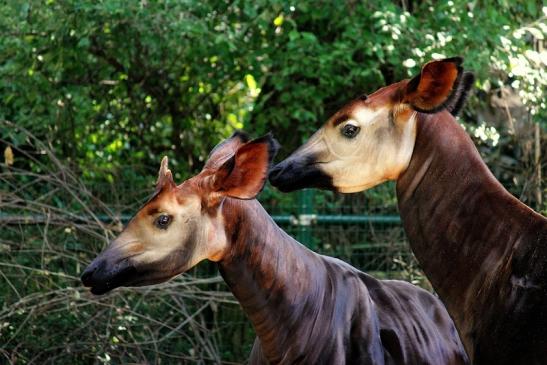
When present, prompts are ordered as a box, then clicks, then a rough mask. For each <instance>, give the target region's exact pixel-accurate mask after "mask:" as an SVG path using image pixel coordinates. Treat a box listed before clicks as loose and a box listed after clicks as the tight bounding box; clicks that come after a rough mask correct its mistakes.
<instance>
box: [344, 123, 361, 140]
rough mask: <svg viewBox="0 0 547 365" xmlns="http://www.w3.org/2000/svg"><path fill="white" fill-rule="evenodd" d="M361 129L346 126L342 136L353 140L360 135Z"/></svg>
mask: <svg viewBox="0 0 547 365" xmlns="http://www.w3.org/2000/svg"><path fill="white" fill-rule="evenodd" d="M360 129H361V128H359V127H357V126H356V125H352V124H346V125H345V126H344V127H343V128H342V135H343V136H344V137H346V138H353V137H355V136H356V135H357V133H359V130H360Z"/></svg>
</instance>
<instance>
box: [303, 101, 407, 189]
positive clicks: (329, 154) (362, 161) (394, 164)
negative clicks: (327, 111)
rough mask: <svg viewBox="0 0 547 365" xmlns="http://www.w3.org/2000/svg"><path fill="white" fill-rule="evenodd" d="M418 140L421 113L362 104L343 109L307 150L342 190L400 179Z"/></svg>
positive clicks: (317, 164)
mask: <svg viewBox="0 0 547 365" xmlns="http://www.w3.org/2000/svg"><path fill="white" fill-rule="evenodd" d="M415 139H416V118H415V112H413V111H411V110H410V109H402V108H401V109H400V110H393V109H391V108H390V107H387V106H386V107H379V108H373V107H369V106H367V103H365V102H361V103H354V105H352V107H351V108H348V110H347V111H346V112H344V113H337V115H335V116H334V117H333V118H331V120H329V121H328V122H327V124H326V125H325V126H323V128H321V129H320V130H319V131H318V132H317V133H316V134H315V135H314V136H312V138H311V139H310V140H309V141H308V142H307V143H306V145H305V146H307V148H306V147H303V148H302V150H301V151H306V152H307V153H308V154H311V155H313V156H314V161H315V164H316V166H317V167H318V168H319V169H320V170H321V171H322V172H323V173H324V174H326V175H328V176H330V177H331V178H332V185H333V187H334V188H335V189H336V190H338V191H340V192H343V193H352V192H357V191H363V190H366V189H368V188H371V187H373V186H375V185H378V184H380V183H382V182H384V181H386V180H394V179H397V178H398V176H399V175H400V174H401V172H403V171H404V170H405V169H406V168H407V166H408V164H409V162H410V158H411V157H412V151H413V149H414V142H415ZM299 151H300V150H299Z"/></svg>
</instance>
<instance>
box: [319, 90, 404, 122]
mask: <svg viewBox="0 0 547 365" xmlns="http://www.w3.org/2000/svg"><path fill="white" fill-rule="evenodd" d="M407 82H408V81H407V80H405V81H401V82H398V83H395V84H392V85H389V86H386V87H383V88H381V89H378V90H377V91H375V92H374V93H373V94H371V95H369V96H368V97H367V98H366V99H365V100H363V98H357V99H355V100H352V101H350V102H349V103H347V104H346V105H344V106H343V107H342V108H341V109H340V110H339V111H337V112H336V113H335V114H334V115H333V116H332V117H331V119H330V120H329V123H330V124H331V125H332V126H333V127H336V126H337V125H338V124H340V123H343V122H345V121H346V120H348V119H350V118H353V117H354V116H355V115H356V114H357V113H358V112H362V110H363V108H366V109H368V110H371V111H376V110H378V109H383V108H386V107H387V108H391V107H392V106H394V105H395V104H397V103H398V102H399V101H400V100H401V97H402V96H401V90H402V86H404V85H405V84H406V83H407Z"/></svg>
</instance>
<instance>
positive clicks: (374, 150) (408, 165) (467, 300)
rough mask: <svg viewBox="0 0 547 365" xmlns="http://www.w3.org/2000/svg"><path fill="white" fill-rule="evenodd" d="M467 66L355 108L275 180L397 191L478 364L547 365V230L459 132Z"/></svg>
mask: <svg viewBox="0 0 547 365" xmlns="http://www.w3.org/2000/svg"><path fill="white" fill-rule="evenodd" d="M461 62H462V59H461V58H451V59H445V60H442V61H433V62H430V63H428V64H426V65H425V66H424V67H423V68H422V71H421V74H420V75H418V76H416V77H415V78H413V79H411V80H404V81H401V82H398V83H396V84H393V85H390V86H387V87H384V88H382V89H380V90H378V91H376V92H375V93H374V94H372V95H370V96H369V97H366V96H363V97H361V98H358V99H357V100H354V101H351V102H350V103H349V104H347V105H346V106H344V107H343V108H342V109H340V110H339V111H338V112H336V113H335V114H334V115H333V116H332V117H331V118H330V119H329V120H328V121H327V123H326V124H325V125H324V126H323V127H322V128H321V129H319V130H318V131H317V132H316V133H315V134H314V135H313V136H312V137H311V138H310V140H309V141H308V142H307V143H306V144H304V145H303V146H302V147H300V148H299V149H298V150H296V151H295V152H294V153H293V154H292V155H291V156H289V157H288V158H287V159H286V160H285V161H283V162H281V163H279V164H278V165H277V166H276V167H274V169H273V170H272V172H271V174H270V181H271V182H272V184H273V185H275V186H277V187H278V188H279V189H280V190H282V191H291V190H295V189H299V188H304V187H320V188H327V189H333V190H337V191H340V192H343V193H352V192H357V191H363V190H366V189H368V188H371V187H373V186H375V185H377V184H380V183H381V182H383V181H386V180H396V182H397V185H396V186H397V198H398V204H399V210H400V213H401V218H402V221H403V225H404V228H405V231H406V234H407V236H408V238H409V241H410V245H411V248H412V250H413V251H414V253H415V255H416V257H417V259H418V261H419V262H420V264H421V266H422V268H423V270H424V271H425V274H426V275H427V277H428V278H429V280H430V281H431V283H432V284H433V287H434V288H435V291H436V292H437V293H438V294H439V296H440V298H441V299H442V301H443V302H444V303H445V304H446V306H447V309H448V312H449V313H450V315H451V316H452V318H453V319H454V322H455V324H456V327H457V328H458V331H459V333H460V336H461V338H462V341H463V343H464V345H465V348H466V350H467V353H468V354H469V356H470V359H471V361H472V362H473V363H474V364H547V219H546V218H545V217H543V216H541V215H539V214H538V213H536V212H534V211H533V210H532V209H530V208H528V207H527V206H526V205H524V204H522V203H521V202H520V201H519V200H518V199H516V198H514V197H513V196H512V195H511V194H509V193H508V192H507V191H506V190H505V189H504V188H503V186H502V185H501V184H500V183H499V182H498V181H497V180H496V179H495V178H494V176H493V175H492V173H491V172H490V171H489V170H488V168H487V166H486V165H485V163H484V162H483V161H482V160H481V157H480V155H479V153H478V151H477V149H476V148H475V146H474V144H473V142H472V141H471V139H470V138H469V136H468V135H467V134H466V133H465V131H464V130H463V128H462V127H461V126H460V125H459V124H458V123H457V122H456V120H455V118H454V117H453V115H451V112H452V113H454V114H455V113H457V111H458V109H459V108H460V107H461V106H462V104H463V102H464V98H465V95H466V93H467V91H468V90H469V88H470V87H471V85H472V82H473V76H472V74H470V73H467V72H463V70H462V67H461V66H460V64H461Z"/></svg>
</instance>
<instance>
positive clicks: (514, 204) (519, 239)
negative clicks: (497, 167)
mask: <svg viewBox="0 0 547 365" xmlns="http://www.w3.org/2000/svg"><path fill="white" fill-rule="evenodd" d="M397 197H398V204H399V209H400V212H401V218H402V220H403V223H404V226H405V231H406V232H407V235H408V237H409V241H410V244H411V247H412V249H413V251H414V253H415V254H416V257H417V259H418V261H419V262H420V264H421V266H422V268H423V269H424V271H425V273H426V275H427V276H428V278H429V279H430V281H431V282H432V284H433V286H434V288H435V290H436V291H437V292H438V293H439V295H440V296H441V298H442V299H443V301H444V302H445V303H446V304H447V305H448V310H449V312H450V313H451V314H452V315H453V316H456V318H454V319H455V321H456V323H457V324H458V323H459V324H460V328H459V330H460V334H462V335H463V337H462V339H463V340H464V342H465V341H466V338H467V336H471V332H470V331H474V330H475V329H474V323H476V321H478V320H479V319H478V318H471V317H470V318H464V317H463V316H465V315H472V313H482V315H483V316H487V315H488V314H487V313H486V312H481V311H480V310H479V309H480V308H482V306H483V305H484V306H485V307H484V308H489V307H488V305H489V304H488V303H487V302H484V303H479V301H480V300H486V301H487V300H488V298H492V297H494V296H496V295H497V291H499V290H500V289H499V288H497V287H496V285H498V284H497V283H499V282H500V281H503V280H502V279H500V278H502V277H503V276H504V275H505V272H506V268H507V267H508V266H507V265H508V260H511V259H512V258H513V252H514V250H515V248H516V247H517V245H519V244H522V243H523V242H524V243H525V242H526V238H525V237H527V236H526V235H527V234H528V235H529V234H530V232H531V234H532V236H534V235H535V236H536V237H537V236H538V235H539V233H538V232H539V231H540V230H541V229H544V230H545V228H546V227H547V225H546V224H545V220H544V218H542V217H541V216H540V215H539V214H537V213H535V212H534V211H533V210H532V209H530V208H528V207H527V206H525V205H524V204H522V203H521V202H520V201H518V199H516V198H515V197H513V196H512V195H511V194H510V193H509V192H507V191H506V190H505V189H504V188H503V186H502V185H501V184H500V183H499V182H498V181H497V180H496V179H495V177H494V176H493V174H492V173H491V172H490V170H489V169H488V168H487V166H486V164H485V163H484V162H483V161H482V159H481V157H480V155H479V152H478V150H477V149H476V147H475V145H474V144H473V142H472V141H471V139H470V138H469V136H468V135H467V133H465V131H464V130H463V128H462V127H461V126H460V125H459V124H458V123H457V122H456V120H455V118H454V117H453V116H452V115H450V114H449V113H448V112H447V111H442V112H439V113H436V114H432V115H428V114H421V113H420V114H419V118H418V126H417V137H416V146H415V148H414V154H413V157H412V160H411V162H410V165H409V167H408V168H407V170H406V171H405V172H404V173H403V174H402V175H401V176H400V178H399V180H398V181H397ZM500 222H503V226H502V229H500V224H501V223H500ZM529 238H530V236H528V239H529ZM507 280H509V279H507ZM529 280H533V278H529ZM479 293H481V295H478V294H479ZM481 298H482V299H481ZM485 298H486V299H485ZM466 308H475V310H466ZM458 316H460V317H458ZM462 323H465V326H466V327H467V328H461V326H462ZM462 330H463V332H462ZM468 331H469V332H468ZM468 350H469V347H468Z"/></svg>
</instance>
